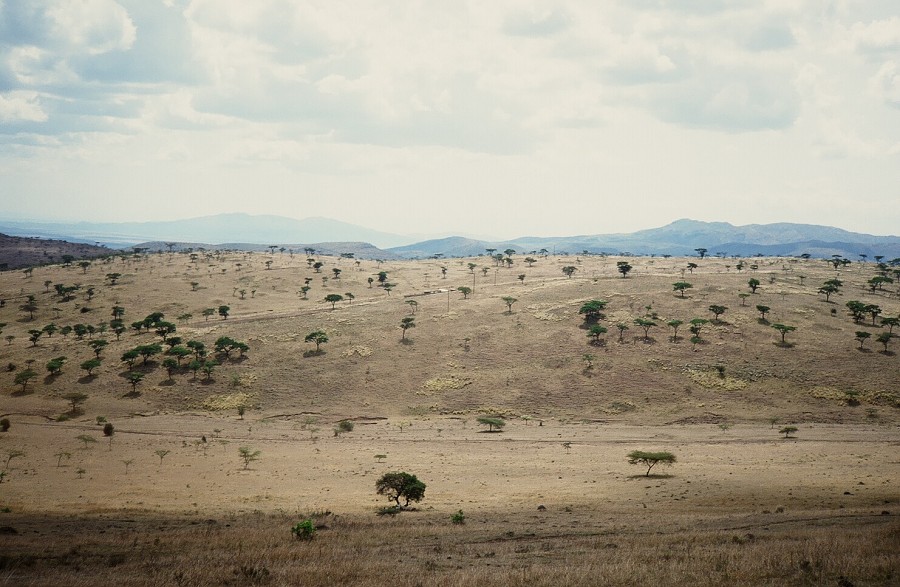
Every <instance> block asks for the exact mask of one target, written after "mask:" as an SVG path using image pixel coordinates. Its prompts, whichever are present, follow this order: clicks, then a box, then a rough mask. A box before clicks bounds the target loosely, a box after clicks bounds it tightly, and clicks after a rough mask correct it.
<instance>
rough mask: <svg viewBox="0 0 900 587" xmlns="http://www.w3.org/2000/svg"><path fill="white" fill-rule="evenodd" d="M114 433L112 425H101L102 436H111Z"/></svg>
mask: <svg viewBox="0 0 900 587" xmlns="http://www.w3.org/2000/svg"><path fill="white" fill-rule="evenodd" d="M115 431H116V428H115V426H113V425H112V422H107V423H106V424H104V425H103V436H112V435H113V433H114V432H115Z"/></svg>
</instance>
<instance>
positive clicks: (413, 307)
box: [406, 300, 419, 314]
mask: <svg viewBox="0 0 900 587" xmlns="http://www.w3.org/2000/svg"><path fill="white" fill-rule="evenodd" d="M406 303H407V305H408V306H409V311H410V313H412V314H415V313H416V311H418V309H419V302H417V301H416V300H406Z"/></svg>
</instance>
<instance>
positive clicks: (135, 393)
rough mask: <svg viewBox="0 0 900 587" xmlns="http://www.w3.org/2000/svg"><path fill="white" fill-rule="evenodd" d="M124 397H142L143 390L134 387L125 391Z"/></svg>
mask: <svg viewBox="0 0 900 587" xmlns="http://www.w3.org/2000/svg"><path fill="white" fill-rule="evenodd" d="M122 397H125V398H128V399H134V398H136V397H141V392H140V391H138V390H137V389H132V390H131V391H129V392H127V393H123V394H122Z"/></svg>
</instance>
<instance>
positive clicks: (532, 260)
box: [525, 257, 537, 267]
mask: <svg viewBox="0 0 900 587" xmlns="http://www.w3.org/2000/svg"><path fill="white" fill-rule="evenodd" d="M535 263H537V259H535V258H533V257H525V264H526V265H528V266H529V267H531V266H533V265H534V264H535Z"/></svg>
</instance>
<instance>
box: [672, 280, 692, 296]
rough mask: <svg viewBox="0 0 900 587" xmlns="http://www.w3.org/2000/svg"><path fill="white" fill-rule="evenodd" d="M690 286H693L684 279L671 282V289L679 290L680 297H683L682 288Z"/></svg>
mask: <svg viewBox="0 0 900 587" xmlns="http://www.w3.org/2000/svg"><path fill="white" fill-rule="evenodd" d="M692 287H694V286H693V285H691V284H690V283H688V282H686V281H678V282H676V283H673V284H672V290H673V291H677V292H680V293H681V297H684V290H686V289H691V288H692Z"/></svg>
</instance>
